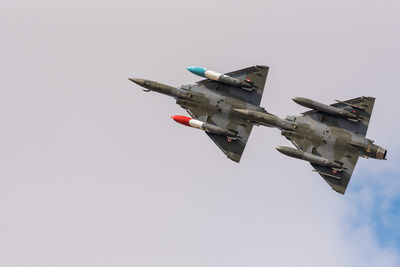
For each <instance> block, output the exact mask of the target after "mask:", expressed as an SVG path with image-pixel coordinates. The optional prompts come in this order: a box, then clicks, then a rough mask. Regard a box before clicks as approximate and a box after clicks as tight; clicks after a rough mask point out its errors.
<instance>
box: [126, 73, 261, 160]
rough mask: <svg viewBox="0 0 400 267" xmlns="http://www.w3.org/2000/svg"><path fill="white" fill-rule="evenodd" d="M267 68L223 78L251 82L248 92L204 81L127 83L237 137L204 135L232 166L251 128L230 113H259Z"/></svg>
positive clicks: (239, 155)
mask: <svg viewBox="0 0 400 267" xmlns="http://www.w3.org/2000/svg"><path fill="white" fill-rule="evenodd" d="M268 69H269V68H268V67H265V66H253V67H250V68H246V69H242V70H238V71H234V72H230V73H226V74H225V75H227V76H229V77H233V78H237V79H240V80H246V79H248V80H251V81H252V83H253V84H254V86H253V87H252V88H251V89H248V88H241V87H236V86H231V85H227V84H225V83H221V82H217V81H213V80H210V79H205V80H202V81H199V82H197V83H196V84H190V85H182V86H181V87H180V88H174V87H171V86H168V85H164V84H160V83H157V82H153V81H149V80H143V79H130V80H131V81H133V82H135V83H137V84H139V85H141V86H143V87H145V88H147V89H148V90H151V91H156V92H159V93H162V94H166V95H169V96H172V97H174V98H175V99H176V103H177V104H178V105H180V106H181V107H182V108H184V109H185V110H186V111H187V112H188V113H189V115H190V116H191V117H192V118H195V119H197V120H200V121H203V122H207V123H210V124H212V125H217V126H220V127H222V128H224V129H226V130H228V131H234V132H236V133H237V138H227V136H223V135H217V134H214V133H210V132H206V134H207V135H208V136H209V137H210V138H211V139H212V140H213V141H214V143H215V144H216V145H217V146H218V147H219V148H220V149H221V150H222V151H223V152H224V153H225V155H226V156H227V157H228V158H230V159H231V160H233V161H235V162H239V161H240V158H241V156H242V154H243V151H244V148H245V146H246V143H247V140H248V138H249V136H250V133H251V130H252V128H253V125H252V124H251V123H250V122H248V121H247V120H246V118H242V117H240V116H237V115H238V114H237V113H235V112H234V111H233V110H234V109H249V110H259V111H263V110H264V109H262V108H260V106H259V105H260V102H261V98H262V95H263V91H264V85H265V81H266V78H267V75H268Z"/></svg>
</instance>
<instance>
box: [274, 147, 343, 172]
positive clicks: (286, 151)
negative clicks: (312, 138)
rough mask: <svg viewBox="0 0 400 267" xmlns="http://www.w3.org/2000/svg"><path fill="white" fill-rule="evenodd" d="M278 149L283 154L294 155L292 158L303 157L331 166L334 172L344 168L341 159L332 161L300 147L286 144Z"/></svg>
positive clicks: (306, 159)
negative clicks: (295, 147) (296, 147)
mask: <svg viewBox="0 0 400 267" xmlns="http://www.w3.org/2000/svg"><path fill="white" fill-rule="evenodd" d="M276 150H278V151H279V152H281V153H282V154H284V155H286V156H289V157H292V158H296V159H301V160H305V161H308V162H311V163H314V164H317V165H321V166H325V167H329V168H332V169H333V170H334V172H336V171H340V170H342V169H343V163H342V162H339V161H331V160H329V159H327V158H324V157H320V156H317V155H314V154H311V153H307V152H304V151H301V150H298V149H294V148H291V147H286V146H278V147H277V148H276Z"/></svg>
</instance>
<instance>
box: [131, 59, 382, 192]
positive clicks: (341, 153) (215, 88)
mask: <svg viewBox="0 0 400 267" xmlns="http://www.w3.org/2000/svg"><path fill="white" fill-rule="evenodd" d="M268 70H269V68H268V67H265V66H253V67H250V68H246V69H242V70H238V71H234V72H230V73H226V74H225V75H227V76H229V77H233V78H236V79H239V80H242V81H244V80H246V79H249V80H250V81H251V82H252V83H253V85H254V86H253V87H252V88H250V89H249V88H241V87H236V86H232V85H227V84H226V83H221V82H218V81H213V80H209V79H206V80H202V81H199V82H197V83H196V84H191V85H183V86H181V87H180V88H175V87H171V86H168V85H164V84H161V83H158V82H153V81H149V80H143V79H130V80H131V81H133V82H135V83H137V84H139V85H140V86H142V87H145V88H146V89H148V90H146V91H156V92H159V93H162V94H166V95H169V96H172V97H174V98H175V99H176V103H177V104H178V105H180V106H181V107H182V108H184V109H185V110H186V111H187V112H188V113H189V114H190V115H191V116H192V117H193V118H195V119H197V120H200V121H203V122H206V123H208V124H210V125H215V126H218V127H220V129H221V131H220V132H224V131H225V132H229V133H232V132H234V133H236V134H237V135H236V138H230V137H231V136H224V135H219V134H215V133H211V132H207V131H206V133H207V135H208V136H209V137H210V138H211V139H212V140H213V141H214V143H215V144H216V145H217V146H218V147H219V148H220V149H221V150H222V151H223V152H224V153H225V154H226V155H227V157H228V158H230V159H231V160H233V161H235V162H239V161H240V158H241V156H242V154H243V151H244V148H245V146H246V143H247V141H248V138H249V136H250V133H251V130H252V128H253V125H264V126H269V127H275V128H278V129H279V130H280V131H281V134H282V135H283V136H285V137H286V138H287V139H288V140H290V141H291V142H292V143H293V144H294V146H295V147H296V148H297V149H298V150H300V151H299V152H296V151H295V150H293V149H292V148H285V147H278V148H277V149H278V151H280V152H282V153H284V154H285V155H288V156H291V157H295V158H299V159H303V160H306V161H309V162H310V163H311V165H312V166H313V167H314V169H315V170H314V171H315V172H317V173H319V174H320V175H321V176H322V177H323V178H324V179H325V181H326V182H327V183H328V184H329V185H330V186H331V187H332V189H333V190H335V191H336V192H338V193H341V194H344V193H345V191H346V188H347V186H348V184H349V181H350V177H351V175H352V173H353V170H354V168H355V165H356V164H357V160H358V158H359V157H360V156H362V157H365V158H370V157H371V158H377V159H385V157H386V150H385V149H383V148H381V147H379V146H377V145H375V144H374V143H373V141H372V140H370V139H368V138H366V137H365V136H366V133H367V129H368V125H369V120H370V117H371V114H372V110H373V106H374V102H375V98H372V97H359V98H354V99H351V100H347V101H337V102H338V103H335V104H332V105H330V106H328V105H325V104H322V103H319V102H316V101H313V100H311V99H306V98H300V97H297V98H294V99H293V100H294V101H295V102H296V103H298V104H300V105H303V106H305V107H308V108H312V109H313V110H311V111H308V112H305V113H303V114H302V115H299V116H287V117H286V119H281V118H279V117H277V116H275V115H273V114H270V113H268V112H267V111H266V110H265V109H264V108H262V107H260V106H259V105H260V102H261V98H262V95H263V91H264V86H265V82H266V78H267V75H268Z"/></svg>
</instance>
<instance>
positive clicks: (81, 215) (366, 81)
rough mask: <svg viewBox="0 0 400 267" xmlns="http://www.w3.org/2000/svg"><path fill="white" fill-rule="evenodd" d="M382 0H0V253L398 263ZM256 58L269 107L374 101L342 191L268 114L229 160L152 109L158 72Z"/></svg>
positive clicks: (161, 109) (134, 262)
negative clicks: (298, 155)
mask: <svg viewBox="0 0 400 267" xmlns="http://www.w3.org/2000/svg"><path fill="white" fill-rule="evenodd" d="M399 62H400V1H398V0H386V1H378V0H375V1H369V0H339V1H321V0H310V1H294V0H293V1H290V0H279V1H253V0H251V1H212V0H205V1H183V0H182V1H178V0H171V1H154V0H147V1H132V0H130V1H128V0H119V1H99V0H96V1H95V0H79V1H78V0H69V1H54V0H52V1H50V0H36V1H28V0H3V1H1V2H0V77H1V79H0V127H1V128H0V266H7V267H8V266H10V267H14V266H18V267H19V266H40V267H54V266H85V267H87V266H96V267H97V266H146V267H147V266H148V267H156V266H171V267H179V266H182V267H183V266H185V267H187V266H199V267H200V266H201V267H204V266H215V267H216V266H218V267H220V266H229V267H236V266H400V230H399V229H400V227H399V221H400V208H399V207H400V166H399V163H400V161H399V160H400V157H399V149H400V141H399V140H398V138H399V134H398V133H399V123H400V119H399V114H400V111H399V99H400V93H399V90H400V81H399V77H400V76H399ZM256 64H260V65H261V64H262V65H267V66H270V67H271V69H270V72H269V77H268V80H267V83H266V88H265V91H264V97H263V100H262V106H264V107H265V108H266V109H267V110H268V111H269V112H272V113H275V114H277V115H279V116H285V115H287V114H298V113H300V112H303V111H305V110H306V109H305V108H303V107H301V106H299V105H297V104H296V103H294V102H293V101H292V100H291V98H292V97H295V96H304V97H310V98H313V99H315V100H318V101H321V102H325V103H327V104H330V103H332V102H334V99H341V100H346V99H350V98H354V97H358V96H362V95H367V96H374V97H376V98H377V100H376V103H375V108H374V112H373V114H372V119H371V123H370V128H369V131H368V135H367V137H369V138H371V139H374V140H375V141H376V143H377V144H379V145H381V146H383V147H385V148H387V149H388V160H387V161H378V160H374V159H369V160H366V159H360V160H359V163H358V165H357V167H356V169H355V172H354V175H353V177H352V179H351V181H350V185H349V188H348V190H347V192H346V195H344V196H342V195H339V194H337V193H335V192H334V191H332V190H331V189H330V187H329V186H328V185H327V184H326V182H325V181H324V180H323V179H322V178H321V177H320V176H318V175H316V174H315V173H314V172H312V171H311V166H309V164H307V163H306V162H303V161H298V160H295V159H293V158H289V157H286V156H284V155H282V154H280V153H279V152H277V151H276V150H275V147H276V146H279V145H290V143H289V142H288V141H287V140H285V139H284V138H283V137H282V136H280V134H279V131H277V130H276V129H271V128H266V127H255V128H254V130H253V132H252V135H251V136H250V140H249V142H248V145H247V147H246V150H245V152H244V154H243V157H242V160H241V162H240V164H236V163H234V162H232V161H230V160H228V159H227V158H226V157H225V156H224V155H223V153H222V152H221V151H220V150H219V149H218V148H217V146H215V145H214V144H213V142H212V141H211V140H209V138H207V136H206V135H205V134H204V133H202V132H201V131H198V130H195V129H191V128H188V127H183V126H182V125H179V124H177V123H175V122H174V121H172V120H171V119H170V116H171V115H174V114H181V115H185V111H184V110H182V109H181V108H179V107H178V106H177V105H175V103H174V101H173V99H171V98H168V97H165V96H162V95H158V94H156V93H144V92H142V91H141V89H140V88H139V87H138V86H137V85H135V84H133V83H132V82H130V81H129V80H127V78H128V77H138V78H139V77H141V78H148V79H153V80H157V81H160V82H163V83H166V84H170V85H173V86H179V85H181V84H187V83H193V82H196V81H197V80H199V77H196V76H194V75H193V74H191V73H189V72H188V71H186V69H185V68H186V67H187V66H191V65H197V66H203V67H205V68H209V69H212V70H215V71H218V72H229V71H232V70H236V69H240V68H244V67H248V66H252V65H256Z"/></svg>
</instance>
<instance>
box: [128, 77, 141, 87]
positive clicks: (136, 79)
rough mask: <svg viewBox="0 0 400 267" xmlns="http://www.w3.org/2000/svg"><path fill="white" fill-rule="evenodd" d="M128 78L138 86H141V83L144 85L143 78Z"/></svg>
mask: <svg viewBox="0 0 400 267" xmlns="http://www.w3.org/2000/svg"><path fill="white" fill-rule="evenodd" d="M128 79H129V80H130V81H132V82H134V83H136V84H138V85H140V86H143V85H144V80H143V79H138V78H128Z"/></svg>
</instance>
